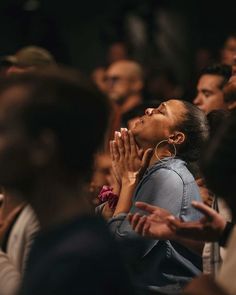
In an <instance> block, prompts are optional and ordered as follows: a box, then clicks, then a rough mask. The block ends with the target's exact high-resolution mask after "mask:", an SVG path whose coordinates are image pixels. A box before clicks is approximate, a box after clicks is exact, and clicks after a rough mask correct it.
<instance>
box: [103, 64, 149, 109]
mask: <svg viewBox="0 0 236 295" xmlns="http://www.w3.org/2000/svg"><path fill="white" fill-rule="evenodd" d="M106 84H107V95H108V97H109V98H110V99H111V100H112V101H114V102H115V103H116V104H117V105H119V107H120V110H121V113H122V114H124V113H126V112H128V111H129V110H131V109H132V108H134V107H136V106H138V105H140V104H141V103H142V89H143V87H144V77H143V70H142V67H141V66H140V64H138V63H137V62H135V61H132V60H120V61H117V62H114V63H112V64H111V65H110V66H109V67H108V69H107V71H106Z"/></svg>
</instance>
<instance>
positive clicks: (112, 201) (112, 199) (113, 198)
mask: <svg viewBox="0 0 236 295" xmlns="http://www.w3.org/2000/svg"><path fill="white" fill-rule="evenodd" d="M98 198H99V200H100V201H101V203H104V202H108V206H109V208H110V209H115V208H116V205H117V202H118V198H119V197H118V196H117V195H116V194H114V193H113V188H112V187H110V186H107V185H104V186H103V187H102V189H101V191H100V193H99V195H98Z"/></svg>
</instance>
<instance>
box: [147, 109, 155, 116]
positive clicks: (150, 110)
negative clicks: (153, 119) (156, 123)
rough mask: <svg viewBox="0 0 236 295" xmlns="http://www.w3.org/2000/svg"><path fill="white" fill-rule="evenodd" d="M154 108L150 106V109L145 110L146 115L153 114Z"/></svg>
mask: <svg viewBox="0 0 236 295" xmlns="http://www.w3.org/2000/svg"><path fill="white" fill-rule="evenodd" d="M153 110H154V109H153V108H148V109H146V110H145V115H148V116H150V115H152V113H153Z"/></svg>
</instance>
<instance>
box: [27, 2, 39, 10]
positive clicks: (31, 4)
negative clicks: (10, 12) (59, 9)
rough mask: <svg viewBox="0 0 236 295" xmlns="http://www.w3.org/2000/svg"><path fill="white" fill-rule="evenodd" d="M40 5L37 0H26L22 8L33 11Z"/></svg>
mask: <svg viewBox="0 0 236 295" xmlns="http://www.w3.org/2000/svg"><path fill="white" fill-rule="evenodd" d="M39 6H40V3H39V1H38V0H28V1H26V2H25V3H24V6H23V8H24V10H26V11H34V10H37V9H38V8H39Z"/></svg>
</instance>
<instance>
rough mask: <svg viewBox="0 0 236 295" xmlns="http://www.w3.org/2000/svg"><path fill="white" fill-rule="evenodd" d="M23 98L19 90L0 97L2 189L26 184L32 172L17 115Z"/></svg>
mask: <svg viewBox="0 0 236 295" xmlns="http://www.w3.org/2000/svg"><path fill="white" fill-rule="evenodd" d="M25 95H26V90H25V89H24V88H23V87H12V88H9V89H7V90H6V91H4V92H3V93H1V94H0V165H1V167H2V168H1V169H0V170H1V171H0V182H1V184H2V185H5V186H14V185H16V184H17V183H23V182H25V181H27V180H28V179H30V178H31V176H32V172H33V166H32V162H31V155H32V154H31V149H30V147H31V146H32V143H31V142H30V140H29V138H28V136H27V135H26V133H25V130H24V128H23V124H22V123H21V121H20V119H19V115H18V114H19V111H18V110H19V109H20V108H21V106H22V105H23V104H24V101H25V98H24V97H25Z"/></svg>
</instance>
